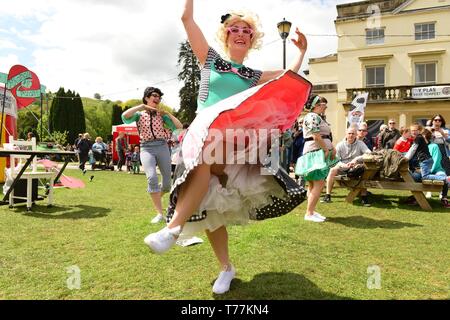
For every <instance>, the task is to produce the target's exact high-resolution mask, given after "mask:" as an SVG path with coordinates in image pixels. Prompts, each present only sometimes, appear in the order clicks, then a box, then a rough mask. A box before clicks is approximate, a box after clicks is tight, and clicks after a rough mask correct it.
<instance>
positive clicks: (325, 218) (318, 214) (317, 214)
mask: <svg viewBox="0 0 450 320" xmlns="http://www.w3.org/2000/svg"><path fill="white" fill-rule="evenodd" d="M314 215H315V216H316V217H318V218H319V219H322V220H324V221H325V220H327V217H324V216H323V215H321V214H320V213H318V212H315V211H314Z"/></svg>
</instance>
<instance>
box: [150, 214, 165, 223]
mask: <svg viewBox="0 0 450 320" xmlns="http://www.w3.org/2000/svg"><path fill="white" fill-rule="evenodd" d="M163 221H164V216H163V215H162V214H161V213H159V214H158V215H157V216H156V217H154V218H153V219H152V221H151V222H152V223H153V224H156V223H160V222H163Z"/></svg>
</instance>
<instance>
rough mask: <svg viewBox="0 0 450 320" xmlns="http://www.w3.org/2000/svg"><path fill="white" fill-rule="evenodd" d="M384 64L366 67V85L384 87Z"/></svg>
mask: <svg viewBox="0 0 450 320" xmlns="http://www.w3.org/2000/svg"><path fill="white" fill-rule="evenodd" d="M384 70H385V67H384V66H379V67H366V86H367V87H384V83H385V81H384V79H385V75H384Z"/></svg>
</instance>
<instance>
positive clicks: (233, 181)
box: [182, 164, 286, 235]
mask: <svg viewBox="0 0 450 320" xmlns="http://www.w3.org/2000/svg"><path fill="white" fill-rule="evenodd" d="M224 171H225V173H226V175H227V176H228V180H227V183H226V187H225V188H224V187H223V186H222V185H221V183H220V182H219V179H218V178H217V177H216V176H214V175H212V176H211V179H210V182H209V188H208V193H207V194H206V196H205V198H204V199H203V201H202V202H201V204H200V208H199V211H200V212H201V211H203V210H206V211H207V213H208V215H207V217H206V218H205V219H203V220H201V221H197V222H188V223H186V224H185V226H184V228H183V232H182V234H183V235H194V234H196V233H198V232H202V231H205V230H209V231H210V232H213V231H215V230H217V229H218V228H220V227H221V226H226V225H228V224H246V223H248V221H249V219H250V215H251V214H252V213H254V212H255V211H256V209H259V208H262V207H264V206H267V205H268V204H270V203H272V199H271V197H270V195H272V196H276V197H278V198H281V199H283V198H285V197H286V194H285V192H284V191H283V188H281V186H280V185H279V184H278V183H277V182H276V180H275V179H274V178H273V176H271V175H264V174H261V167H260V166H258V165H248V164H230V165H227V166H226V167H225V169H224ZM249 213H250V214H249Z"/></svg>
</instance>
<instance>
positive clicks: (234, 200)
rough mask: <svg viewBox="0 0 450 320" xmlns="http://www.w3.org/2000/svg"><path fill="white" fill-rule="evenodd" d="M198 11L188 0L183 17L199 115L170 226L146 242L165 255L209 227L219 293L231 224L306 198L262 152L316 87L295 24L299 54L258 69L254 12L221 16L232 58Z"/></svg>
mask: <svg viewBox="0 0 450 320" xmlns="http://www.w3.org/2000/svg"><path fill="white" fill-rule="evenodd" d="M193 11H194V10H193V0H186V1H185V8H184V13H183V16H182V21H183V24H184V27H185V30H186V33H187V36H188V39H189V43H190V45H191V48H192V50H193V52H194V54H195V55H196V56H197V58H198V60H199V62H200V64H201V66H202V70H201V80H200V90H199V96H198V109H197V116H196V118H195V119H194V121H193V122H192V124H191V125H190V127H189V129H188V131H187V133H186V135H185V137H184V138H183V143H182V146H181V157H180V159H181V161H180V163H179V164H177V167H176V169H175V176H174V183H173V186H172V190H171V194H170V205H169V208H168V219H167V221H168V225H167V227H166V228H164V229H162V230H160V231H159V232H156V233H152V234H150V235H148V236H147V237H146V238H145V240H144V242H145V243H146V244H147V245H148V246H149V247H150V249H151V250H152V251H153V252H155V253H163V252H165V251H167V250H168V249H169V248H170V247H171V246H172V245H173V244H174V243H175V242H176V239H177V237H178V236H179V235H180V234H182V235H184V234H186V235H191V234H193V233H195V232H198V231H206V234H207V236H208V239H209V241H210V243H211V246H212V248H213V251H214V253H215V255H216V257H217V259H218V261H219V264H220V266H221V269H222V271H221V272H220V274H219V277H218V278H217V280H216V281H215V282H214V285H213V292H214V293H215V294H222V293H225V292H227V291H228V290H229V287H230V283H231V280H232V279H233V278H234V276H235V269H234V267H233V266H232V264H231V262H230V259H229V255H228V233H227V229H226V225H227V224H228V223H245V222H248V220H249V219H255V220H263V219H267V218H272V217H277V216H280V215H283V214H286V213H288V212H290V211H291V210H292V209H293V208H295V207H296V206H297V205H298V204H300V203H301V202H302V201H304V199H305V194H306V192H305V191H304V190H303V188H301V187H300V186H299V185H297V184H296V183H295V181H294V180H293V179H291V178H290V177H289V175H288V174H287V173H286V172H285V171H284V170H283V169H281V168H279V167H278V159H276V160H273V161H270V158H271V157H268V156H267V154H265V153H264V152H262V153H261V150H263V149H265V148H267V145H268V141H271V138H273V136H272V135H270V134H267V133H268V132H271V131H270V130H273V129H276V130H278V132H279V131H285V130H287V129H288V128H290V127H291V126H292V124H293V123H294V122H295V121H296V119H297V117H298V116H299V114H300V113H301V111H302V109H303V106H304V104H305V102H306V100H307V98H308V96H309V93H310V90H311V84H310V83H309V82H308V81H307V80H305V79H303V78H302V77H300V76H299V75H298V74H297V72H298V70H299V69H300V66H301V64H302V61H303V57H304V55H305V52H306V49H307V41H306V38H305V36H304V35H303V34H302V33H301V32H300V31H299V30H298V29H297V30H296V35H297V37H296V39H293V40H292V42H293V43H294V45H295V46H296V47H297V48H298V54H297V56H296V58H295V60H294V61H293V62H292V64H291V66H290V67H289V69H288V70H287V71H286V70H279V71H265V72H262V71H259V70H254V69H251V68H248V67H246V66H244V65H243V61H244V59H245V58H246V57H247V55H248V53H249V50H250V49H256V48H258V47H259V46H260V42H261V37H262V33H261V32H260V29H259V24H258V19H257V16H256V15H254V14H250V13H244V12H232V13H227V14H225V15H223V16H222V17H221V19H220V27H219V31H218V39H219V41H220V42H221V44H222V46H223V49H224V52H225V53H226V55H227V58H222V57H221V56H220V55H219V53H218V52H217V51H216V50H215V49H213V48H212V47H210V45H209V44H208V42H207V40H206V39H205V37H204V35H203V33H202V31H201V30H200V28H199V27H198V25H197V24H196V22H195V21H194V17H193ZM266 134H267V135H266ZM267 149H268V148H267ZM239 151H243V152H239ZM274 154H275V152H274ZM255 158H256V161H255ZM274 158H275V157H274Z"/></svg>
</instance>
